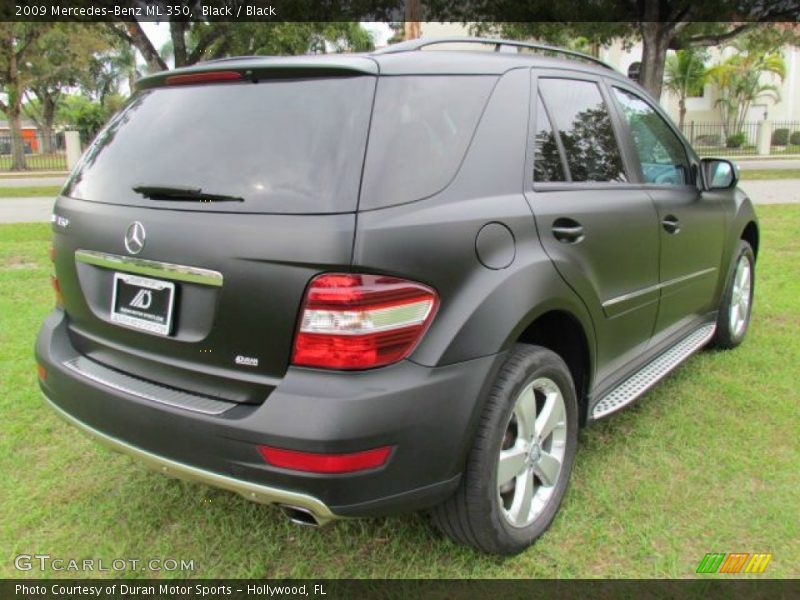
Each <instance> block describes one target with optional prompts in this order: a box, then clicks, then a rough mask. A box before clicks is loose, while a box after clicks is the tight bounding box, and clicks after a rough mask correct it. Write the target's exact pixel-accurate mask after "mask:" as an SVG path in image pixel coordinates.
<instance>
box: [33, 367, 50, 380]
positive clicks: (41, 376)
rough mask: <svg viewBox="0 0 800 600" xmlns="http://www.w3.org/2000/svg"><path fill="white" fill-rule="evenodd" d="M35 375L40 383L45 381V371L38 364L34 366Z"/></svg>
mask: <svg viewBox="0 0 800 600" xmlns="http://www.w3.org/2000/svg"><path fill="white" fill-rule="evenodd" d="M36 375H38V377H39V379H40V380H41V381H44V380H45V379H47V371H46V370H45V368H44V367H43V366H42V365H40V364H37V365H36Z"/></svg>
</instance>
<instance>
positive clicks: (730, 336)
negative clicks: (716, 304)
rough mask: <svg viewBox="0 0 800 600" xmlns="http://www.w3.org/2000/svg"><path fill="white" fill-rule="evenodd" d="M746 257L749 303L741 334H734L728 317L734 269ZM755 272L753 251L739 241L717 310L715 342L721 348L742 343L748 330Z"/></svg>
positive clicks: (731, 298) (751, 311)
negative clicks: (748, 265)
mask: <svg viewBox="0 0 800 600" xmlns="http://www.w3.org/2000/svg"><path fill="white" fill-rule="evenodd" d="M743 256H744V257H746V259H747V261H748V262H749V263H750V303H749V305H748V310H747V317H746V318H745V323H744V328H743V329H742V331H741V333H739V334H736V333H735V332H734V331H733V328H732V324H731V317H730V308H731V302H732V301H733V286H734V281H735V280H736V269H737V267H738V265H739V261H740V260H741V258H742V257H743ZM755 284H756V270H755V255H754V254H753V249H752V248H751V247H750V244H748V243H747V242H745V241H743V240H742V241H740V242H739V245H738V246H737V248H736V253H735V255H734V258H733V261H731V266H730V272H729V274H728V283H727V285H726V287H725V294H724V296H723V297H722V302H721V303H720V308H719V311H720V313H719V318H718V319H717V330H718V335H717V338H718V339H717V342H718V345H719V346H722V347H723V348H733V347H735V346H738V345H739V344H741V343H742V341H743V340H744V338H745V336H746V335H747V331H748V329H749V328H750V319H751V317H752V314H753V297H754V294H755V289H756V286H755Z"/></svg>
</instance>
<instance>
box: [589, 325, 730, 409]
mask: <svg viewBox="0 0 800 600" xmlns="http://www.w3.org/2000/svg"><path fill="white" fill-rule="evenodd" d="M716 328H717V326H716V324H714V323H708V324H707V325H703V326H702V327H700V328H699V329H696V330H695V331H693V332H692V333H690V334H689V335H687V336H686V337H685V338H683V339H682V340H681V341H680V342H678V343H677V344H675V345H674V346H672V347H671V348H670V349H669V350H667V351H666V352H664V353H663V354H661V355H659V356H657V357H656V358H655V359H653V360H652V361H650V362H649V363H647V364H646V365H645V366H644V367H642V368H641V369H639V370H638V371H637V372H636V373H634V374H633V375H631V376H630V377H628V378H627V379H626V380H625V381H623V382H622V383H621V384H619V385H618V386H617V387H615V388H614V389H613V390H611V391H610V392H609V393H608V394H606V395H605V396H603V398H602V399H601V400H600V401H599V402H598V403H597V404H595V406H594V408H593V409H592V418H593V419H602V418H603V417H607V416H608V415H610V414H611V413H614V412H617V411H618V410H620V409H622V408H624V407H625V406H627V405H628V404H630V403H631V402H633V401H634V400H636V399H637V398H638V397H639V396H641V395H642V394H644V393H645V392H646V391H647V390H649V389H650V388H651V387H653V386H654V385H655V384H656V383H658V382H659V381H661V380H662V379H663V378H664V377H666V376H667V375H669V374H670V373H671V372H672V371H673V370H674V369H675V368H676V367H677V366H678V365H680V364H681V363H682V362H683V361H685V360H686V359H687V358H689V357H690V356H691V355H692V354H694V353H695V352H697V351H698V350H700V349H701V348H702V347H703V346H705V345H706V344H707V343H708V342H709V340H711V338H712V337H714V330H715V329H716Z"/></svg>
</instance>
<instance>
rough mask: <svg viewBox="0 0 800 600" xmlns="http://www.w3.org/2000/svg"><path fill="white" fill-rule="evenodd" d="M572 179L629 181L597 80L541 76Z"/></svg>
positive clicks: (540, 81)
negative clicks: (595, 81)
mask: <svg viewBox="0 0 800 600" xmlns="http://www.w3.org/2000/svg"><path fill="white" fill-rule="evenodd" d="M539 90H540V92H541V94H542V98H543V100H544V103H545V104H546V105H547V108H548V110H549V112H550V115H551V116H552V117H553V121H554V125H555V127H556V129H557V130H558V133H559V136H560V137H561V142H562V144H563V145H564V151H565V153H566V158H567V167H568V169H569V174H570V177H571V180H572V181H627V178H626V177H625V169H624V168H623V165H622V157H621V155H620V151H619V147H618V146H617V139H616V137H615V136H614V128H613V127H612V125H611V117H610V116H609V114H608V107H607V106H606V104H605V102H604V101H603V96H602V94H601V93H600V88H598V86H597V84H596V83H593V82H591V81H579V80H575V79H549V78H548V79H539Z"/></svg>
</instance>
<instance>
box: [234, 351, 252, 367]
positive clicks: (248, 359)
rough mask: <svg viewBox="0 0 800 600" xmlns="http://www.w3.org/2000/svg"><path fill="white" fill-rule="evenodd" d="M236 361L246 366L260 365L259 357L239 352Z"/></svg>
mask: <svg viewBox="0 0 800 600" xmlns="http://www.w3.org/2000/svg"><path fill="white" fill-rule="evenodd" d="M234 362H235V363H236V364H237V365H242V366H245V367H257V366H258V359H257V358H255V357H253V356H242V355H241V354H239V355H238V356H237V357H236V358H235V359H234Z"/></svg>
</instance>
